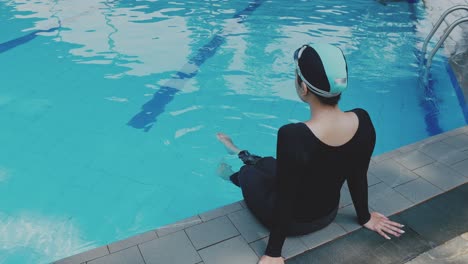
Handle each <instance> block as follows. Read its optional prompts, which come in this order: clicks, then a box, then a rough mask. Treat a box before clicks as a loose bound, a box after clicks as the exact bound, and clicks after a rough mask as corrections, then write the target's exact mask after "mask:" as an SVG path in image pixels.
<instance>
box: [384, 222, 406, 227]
mask: <svg viewBox="0 0 468 264" xmlns="http://www.w3.org/2000/svg"><path fill="white" fill-rule="evenodd" d="M386 223H387V224H390V225H392V226H396V227H404V225H402V224H400V223H397V222H393V221H390V220H388V221H387V222H386Z"/></svg>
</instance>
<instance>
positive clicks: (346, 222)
mask: <svg viewBox="0 0 468 264" xmlns="http://www.w3.org/2000/svg"><path fill="white" fill-rule="evenodd" d="M335 223H337V224H338V225H340V226H341V227H342V228H343V229H344V230H346V232H352V231H354V230H357V229H359V228H361V225H360V224H359V223H358V222H357V216H356V211H355V209H354V205H352V204H351V205H348V206H346V207H343V208H340V209H339V210H338V214H337V215H336V218H335Z"/></svg>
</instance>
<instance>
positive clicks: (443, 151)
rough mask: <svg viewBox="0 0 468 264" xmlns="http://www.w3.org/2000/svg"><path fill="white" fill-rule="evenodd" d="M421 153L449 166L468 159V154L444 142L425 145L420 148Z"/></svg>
mask: <svg viewBox="0 0 468 264" xmlns="http://www.w3.org/2000/svg"><path fill="white" fill-rule="evenodd" d="M419 151H421V152H423V153H424V154H426V155H428V156H429V157H431V158H433V159H435V160H437V161H439V162H443V163H445V164H448V165H453V164H455V163H457V162H460V161H462V160H466V159H468V155H467V154H466V153H464V152H461V151H459V150H457V149H454V148H453V147H452V146H451V145H449V144H447V143H445V142H442V141H439V142H435V143H431V144H427V145H424V146H422V147H421V148H419Z"/></svg>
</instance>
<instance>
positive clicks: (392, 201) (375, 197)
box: [369, 182, 414, 216]
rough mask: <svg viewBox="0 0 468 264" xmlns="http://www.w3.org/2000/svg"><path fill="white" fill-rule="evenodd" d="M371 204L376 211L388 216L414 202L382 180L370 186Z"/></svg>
mask: <svg viewBox="0 0 468 264" xmlns="http://www.w3.org/2000/svg"><path fill="white" fill-rule="evenodd" d="M369 205H370V207H372V208H373V209H374V210H375V211H377V212H379V213H382V214H384V215H387V216H388V215H392V214H394V213H397V212H400V211H402V210H405V209H407V208H409V207H411V206H413V205H414V203H413V202H411V201H409V200H408V199H406V198H405V197H404V196H402V195H401V194H400V193H398V192H396V191H395V190H393V189H392V188H390V187H389V186H388V185H386V184H385V183H383V182H382V183H379V184H376V185H374V186H372V187H369Z"/></svg>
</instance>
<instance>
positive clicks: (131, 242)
mask: <svg viewBox="0 0 468 264" xmlns="http://www.w3.org/2000/svg"><path fill="white" fill-rule="evenodd" d="M156 238H158V236H157V235H156V232H155V231H149V232H146V233H143V234H139V235H136V236H132V237H130V238H127V239H124V240H120V241H117V242H114V243H112V244H109V245H108V247H109V251H110V253H113V252H116V251H119V250H122V249H126V248H129V247H133V246H135V245H138V244H141V243H144V242H147V241H150V240H153V239H156Z"/></svg>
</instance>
